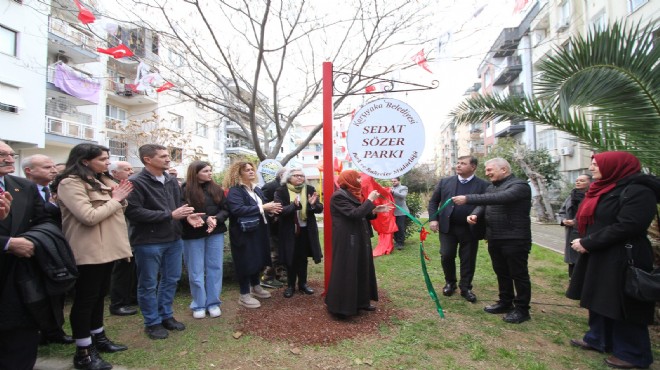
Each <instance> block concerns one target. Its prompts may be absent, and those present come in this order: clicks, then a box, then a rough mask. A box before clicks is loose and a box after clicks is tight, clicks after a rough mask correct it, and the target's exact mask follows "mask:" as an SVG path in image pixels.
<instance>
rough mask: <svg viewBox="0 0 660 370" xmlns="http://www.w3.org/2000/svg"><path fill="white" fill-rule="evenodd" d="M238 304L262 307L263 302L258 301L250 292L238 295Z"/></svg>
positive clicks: (247, 306) (246, 306)
mask: <svg viewBox="0 0 660 370" xmlns="http://www.w3.org/2000/svg"><path fill="white" fill-rule="evenodd" d="M238 304H240V305H241V306H243V307H245V308H259V307H261V302H259V301H257V300H256V299H254V298H252V296H251V295H249V294H241V295H240V296H239V297H238Z"/></svg>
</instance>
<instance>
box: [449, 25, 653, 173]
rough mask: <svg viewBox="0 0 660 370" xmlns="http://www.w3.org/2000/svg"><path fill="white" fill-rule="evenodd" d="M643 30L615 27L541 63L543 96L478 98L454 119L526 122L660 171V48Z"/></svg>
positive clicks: (592, 34)
mask: <svg viewBox="0 0 660 370" xmlns="http://www.w3.org/2000/svg"><path fill="white" fill-rule="evenodd" d="M654 27H655V26H654V25H653V24H649V25H646V26H644V27H642V26H640V25H639V24H637V25H632V26H628V25H626V24H625V23H618V22H617V23H614V24H613V25H612V26H610V27H609V28H606V29H604V30H596V29H592V30H591V31H590V32H589V34H588V35H587V36H586V37H582V36H579V35H578V36H574V37H572V38H571V39H570V43H571V46H572V47H571V48H570V49H566V50H564V49H555V54H554V55H553V56H550V57H548V58H547V59H546V60H544V61H543V62H541V63H540V65H539V70H540V72H541V73H540V74H539V76H538V81H535V85H536V96H537V97H538V100H536V99H532V98H523V99H521V98H517V97H514V96H508V97H506V96H500V95H491V96H476V97H472V98H469V99H467V100H466V101H464V102H463V103H461V104H460V105H459V106H458V107H456V108H455V109H454V110H453V111H452V112H451V113H450V115H451V116H453V117H454V118H455V119H456V121H457V123H459V124H461V123H473V122H484V121H490V120H494V121H501V120H527V121H533V122H537V123H539V124H545V125H549V126H551V127H554V128H556V129H558V130H561V131H564V132H566V133H569V134H571V135H573V136H575V137H576V138H577V139H578V140H579V141H580V142H582V143H583V144H585V145H587V146H588V147H590V148H592V149H594V150H597V151H605V150H627V151H629V152H632V153H634V154H635V155H637V157H639V159H640V160H641V161H642V163H643V164H644V165H645V166H646V167H648V168H650V169H651V170H652V172H654V173H658V170H660V63H659V59H660V48H658V47H654V45H653V38H652V37H651V35H652V31H653V29H654Z"/></svg>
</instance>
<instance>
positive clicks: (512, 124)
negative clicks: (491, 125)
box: [495, 121, 525, 137]
mask: <svg viewBox="0 0 660 370" xmlns="http://www.w3.org/2000/svg"><path fill="white" fill-rule="evenodd" d="M524 131H525V123H524V122H520V121H502V122H499V123H497V125H496V127H495V137H508V136H515V135H517V134H519V133H521V132H524Z"/></svg>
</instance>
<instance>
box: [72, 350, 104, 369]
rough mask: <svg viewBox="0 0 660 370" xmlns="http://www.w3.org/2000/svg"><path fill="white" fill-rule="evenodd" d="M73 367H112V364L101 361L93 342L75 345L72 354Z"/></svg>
mask: <svg viewBox="0 0 660 370" xmlns="http://www.w3.org/2000/svg"><path fill="white" fill-rule="evenodd" d="M73 367H75V368H76V369H85V370H110V369H112V365H110V364H109V363H107V362H105V361H103V359H102V358H101V356H100V355H99V353H98V352H97V351H96V348H95V347H94V345H93V344H92V345H89V346H86V347H76V354H75V355H74V356H73Z"/></svg>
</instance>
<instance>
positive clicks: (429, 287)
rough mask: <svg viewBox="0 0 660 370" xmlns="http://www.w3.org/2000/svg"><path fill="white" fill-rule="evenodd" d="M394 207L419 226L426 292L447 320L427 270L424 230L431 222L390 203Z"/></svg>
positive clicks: (444, 206)
mask: <svg viewBox="0 0 660 370" xmlns="http://www.w3.org/2000/svg"><path fill="white" fill-rule="evenodd" d="M390 203H391V204H392V205H394V206H395V207H396V208H397V209H398V210H399V211H401V212H403V214H404V215H406V216H407V217H408V218H410V219H411V220H412V221H413V222H414V223H415V224H417V225H418V226H419V260H420V264H421V265H422V273H423V274H424V282H425V283H426V290H427V291H428V292H429V295H430V296H431V299H432V300H433V302H435V309H436V311H438V314H439V315H440V317H441V318H443V319H444V318H445V313H444V311H443V310H442V306H441V305H440V299H439V298H438V294H437V293H436V292H435V288H433V283H431V278H430V277H429V272H428V270H427V269H426V258H427V257H426V252H425V251H424V240H425V239H426V234H428V231H426V229H424V225H425V224H426V223H427V222H429V221H428V220H427V221H426V222H422V221H420V220H419V219H417V217H415V216H413V215H411V214H410V212H408V211H407V210H405V209H404V208H401V207H400V206H397V205H396V204H394V203H393V202H390ZM451 203H452V201H451V198H449V199H447V200H446V201H445V203H443V204H442V206H441V207H440V208H438V210H437V211H436V212H435V213H434V214H433V215H429V220H432V219H435V217H436V216H437V215H439V214H440V212H442V210H443V209H445V208H447V206H448V205H449V204H451Z"/></svg>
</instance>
